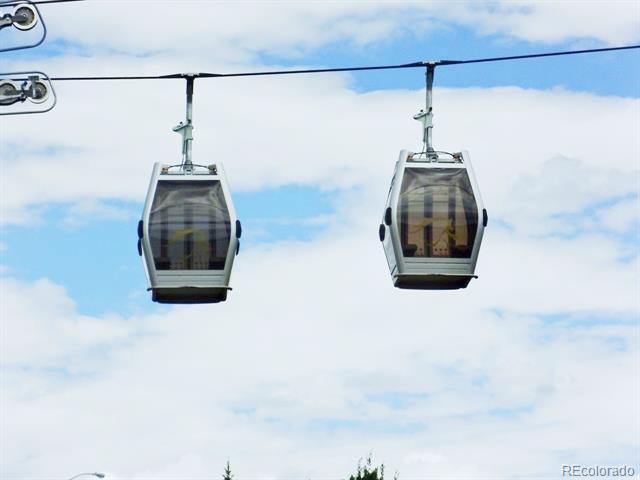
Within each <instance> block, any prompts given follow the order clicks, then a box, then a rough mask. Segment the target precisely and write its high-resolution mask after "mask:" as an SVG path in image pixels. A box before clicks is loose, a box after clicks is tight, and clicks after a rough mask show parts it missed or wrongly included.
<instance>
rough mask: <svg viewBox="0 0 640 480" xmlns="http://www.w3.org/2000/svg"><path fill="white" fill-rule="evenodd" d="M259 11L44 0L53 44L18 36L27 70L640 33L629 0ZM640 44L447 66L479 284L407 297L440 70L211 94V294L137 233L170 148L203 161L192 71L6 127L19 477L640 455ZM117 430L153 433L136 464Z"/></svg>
mask: <svg viewBox="0 0 640 480" xmlns="http://www.w3.org/2000/svg"><path fill="white" fill-rule="evenodd" d="M250 5H251V7H252V10H251V14H246V15H238V11H236V10H234V9H235V8H239V7H234V6H232V5H230V4H224V3H221V4H213V3H212V4H207V5H206V6H203V5H201V4H197V2H196V3H185V7H184V9H185V13H184V14H185V15H186V17H185V18H183V17H181V16H178V17H176V19H175V21H174V22H172V24H171V25H166V24H164V23H163V21H164V20H162V19H165V18H166V16H167V15H169V14H171V13H172V12H173V10H172V7H171V5H170V4H166V5H164V4H163V5H158V6H157V9H156V10H154V11H146V12H145V15H148V16H149V22H146V23H145V24H144V25H132V24H131V22H132V21H133V20H132V19H131V18H125V19H121V18H120V17H119V9H118V7H117V4H115V3H114V2H98V1H96V2H85V3H81V4H75V5H74V4H69V5H63V4H60V5H56V6H49V7H46V10H45V9H44V8H43V9H42V10H43V12H44V14H45V15H47V17H46V19H47V24H48V26H49V27H50V36H49V38H48V39H47V42H45V44H44V45H43V46H41V47H40V48H38V49H33V50H25V51H20V52H13V53H10V54H3V63H4V62H6V64H5V65H4V66H3V70H10V71H18V70H28V69H33V70H44V71H45V72H46V73H48V74H50V75H51V76H64V75H91V74H94V73H95V74H98V73H99V74H105V75H109V74H114V75H116V74H138V73H140V74H154V73H157V74H164V73H172V72H179V71H194V70H198V71H224V72H231V71H238V70H253V69H258V68H264V67H282V66H285V67H299V66H311V65H314V66H326V67H339V66H346V65H375V64H395V63H405V62H413V61H417V60H429V59H470V58H476V57H493V56H506V55H514V54H526V53H535V52H545V51H554V50H566V49H581V48H594V47H606V46H612V45H621V44H632V43H636V44H637V43H640V36H638V31H639V29H638V28H637V27H638V25H639V24H640V12H638V9H637V6H634V4H633V2H614V4H612V5H613V6H608V4H605V3H598V2H593V3H591V4H589V5H585V6H584V8H582V9H580V8H579V7H578V6H576V7H572V8H574V10H575V11H573V14H574V15H573V16H572V17H571V20H569V21H567V22H564V21H562V19H563V18H564V17H565V16H566V14H567V11H566V8H567V7H566V6H563V5H562V4H553V3H548V4H543V3H536V2H526V3H521V4H518V5H515V4H510V3H507V2H498V3H495V2H494V3H481V4H475V5H474V4H466V3H459V4H456V5H454V6H447V4H444V3H437V2H435V3H425V5H424V6H420V7H415V6H413V7H412V6H408V5H405V4H401V5H391V4H389V5H378V4H358V3H345V4H344V5H339V4H331V5H326V6H322V7H321V6H318V5H317V4H313V3H300V4H298V5H293V4H286V5H285V6H283V5H276V4H270V3H269V4H250ZM131 8H133V9H134V12H133V13H135V12H138V10H136V9H142V10H145V9H144V8H142V6H137V5H134V6H132V7H131ZM199 9H203V11H202V12H200V10H199ZM195 11H198V12H199V13H198V14H197V15H196V16H195V17H193V16H191V17H190V16H189V15H188V13H189V12H191V14H192V15H193V12H195ZM133 13H132V15H133ZM200 13H202V15H200ZM181 15H182V13H181ZM133 17H135V15H133ZM602 18H606V19H607V21H606V22H601V21H599V20H600V19H602ZM596 20H598V21H596ZM554 22H557V23H554ZM209 23H210V24H209ZM114 25H117V26H114ZM283 25H286V26H287V27H288V28H283ZM561 26H562V28H561ZM115 31H118V34H117V35H113V32H115ZM629 32H630V33H629ZM5 33H7V32H5V31H0V39H2V36H1V35H4V34H5ZM10 34H11V35H13V38H14V39H16V38H18V37H16V32H11V33H10ZM34 34H35V33H34ZM638 52H639V51H638V50H634V51H626V52H612V53H603V54H586V55H578V56H575V57H563V58H550V59H540V60H522V61H515V62H503V63H494V64H480V65H468V66H451V67H442V68H438V69H437V71H436V91H435V98H434V102H435V125H436V126H435V131H434V138H435V144H436V146H438V147H442V148H468V149H469V150H470V151H471V155H472V159H473V161H474V166H475V168H476V171H477V174H478V177H479V180H480V188H481V191H482V193H483V197H484V201H485V204H486V206H487V208H488V210H489V215H490V226H489V228H488V230H487V232H486V237H485V241H484V244H483V249H482V251H481V254H480V261H479V264H478V270H479V272H478V273H479V275H480V278H479V279H478V280H474V281H473V282H472V283H471V285H470V287H469V289H467V290H465V291H460V292H443V293H437V292H406V291H402V292H401V291H396V290H394V289H393V287H392V285H391V282H390V281H389V278H388V272H387V271H386V263H385V260H384V254H383V252H382V248H381V247H380V245H379V242H378V241H377V225H378V222H379V217H380V215H381V214H382V209H383V206H384V201H385V198H386V192H387V189H388V182H389V181H390V175H391V173H392V171H393V163H394V161H395V159H396V155H397V152H398V151H399V150H400V149H402V148H417V147H418V146H419V145H420V136H421V132H420V129H419V127H418V124H417V123H415V122H413V120H411V115H413V114H414V113H415V112H417V111H418V110H419V109H420V108H423V90H422V89H423V86H424V72H423V71H422V70H421V69H411V70H390V71H384V72H369V73H365V72H362V73H354V74H340V75H318V76H300V77H298V78H286V79H285V78H282V79H266V78H256V79H249V80H247V79H243V80H234V79H224V80H211V81H206V80H199V81H198V82H197V83H196V98H195V101H196V103H195V126H196V130H195V132H194V133H195V153H194V154H195V155H196V159H198V158H215V159H223V160H224V163H225V168H226V171H227V173H228V174H229V182H230V184H231V187H232V191H233V200H234V204H235V207H236V210H237V212H238V216H239V218H240V219H241V220H242V221H243V238H242V250H241V253H240V255H239V257H238V259H237V262H236V266H235V268H234V274H233V277H232V286H233V287H234V290H233V291H232V292H231V293H230V295H229V301H227V302H226V303H225V304H222V305H216V306H205V307H167V306H158V305H155V304H153V303H152V302H151V300H150V296H149V294H148V293H147V292H146V286H147V285H146V279H145V276H144V272H143V270H142V263H141V261H140V258H139V257H138V255H137V252H136V247H135V243H136V233H135V231H136V225H137V221H138V219H139V216H140V214H141V212H142V208H143V203H142V202H143V199H144V195H145V193H146V189H147V185H148V176H149V175H150V173H151V168H152V164H153V162H154V161H163V162H172V163H175V162H177V161H178V159H179V156H180V142H179V137H178V136H177V135H175V134H174V133H172V132H171V130H170V129H171V127H173V126H174V125H175V124H177V123H178V122H179V121H181V120H182V112H183V101H184V100H183V84H182V83H181V82H177V81H176V82H174V81H170V82H155V83H153V82H151V83H126V84H125V83H107V84H93V85H89V84H59V85H56V88H57V91H58V102H59V104H58V105H57V107H56V109H55V110H54V111H53V112H51V113H48V114H44V115H37V116H29V117H24V116H23V117H4V119H2V120H0V122H1V127H2V131H3V133H2V136H1V138H0V158H1V161H2V169H3V172H2V173H3V175H2V176H3V183H2V192H3V193H2V195H1V196H0V199H1V200H2V203H3V205H2V220H3V225H2V226H1V227H0V228H1V229H0V232H1V239H0V247H1V248H0V266H1V267H2V269H1V272H2V277H1V279H2V281H3V283H2V286H0V291H2V292H3V295H2V297H0V298H1V301H2V303H3V305H2V308H3V311H4V313H3V315H2V317H3V329H4V333H3V337H4V340H3V351H4V353H3V367H2V368H3V370H2V372H3V373H2V375H3V377H2V378H3V388H4V389H5V391H6V395H5V396H4V397H3V400H2V403H3V405H2V407H3V411H4V412H6V413H4V418H3V420H2V424H1V425H0V433H2V435H4V436H5V438H6V439H8V440H9V441H10V442H9V443H10V444H11V446H9V444H8V443H6V442H4V441H3V442H2V443H3V445H5V446H4V447H2V448H3V450H4V452H3V453H4V455H3V460H2V465H1V469H2V470H0V471H2V472H3V477H5V478H8V479H9V478H11V479H13V478H23V477H24V476H25V475H31V476H34V477H37V476H40V477H43V478H67V477H68V476H71V474H73V473H74V472H76V471H83V470H90V471H93V470H99V469H104V470H106V471H107V472H108V473H109V474H110V478H121V479H138V478H146V477H150V476H172V475H173V476H178V477H180V478H184V477H185V475H191V476H193V477H194V478H195V477H198V478H204V477H206V476H207V475H210V472H211V471H217V469H219V468H222V467H218V464H219V463H220V462H223V461H224V460H225V459H226V458H227V457H230V458H231V459H232V464H234V465H238V467H237V470H236V471H237V472H239V473H240V476H242V475H244V476H251V475H254V476H260V477H261V478H262V477H264V478H267V477H268V478H289V477H290V476H300V475H304V476H305V477H306V478H321V477H322V476H333V477H335V478H343V477H344V476H348V474H349V473H351V472H348V471H347V470H348V468H351V466H355V463H356V462H357V459H358V458H359V456H363V455H366V454H367V452H369V451H370V450H372V449H373V450H374V451H375V454H376V457H379V458H380V461H384V462H385V463H386V464H387V465H388V466H389V468H391V469H392V470H395V469H397V470H399V471H400V472H401V478H454V477H455V476H456V475H458V476H460V475H466V476H467V477H469V478H474V477H481V476H484V477H490V478H504V479H507V478H518V477H519V476H522V475H529V476H536V478H543V477H546V478H556V477H555V476H557V475H556V474H557V473H558V472H559V469H560V464H561V462H583V463H584V464H597V463H599V464H607V462H609V463H611V462H619V463H626V464H630V465H631V464H632V465H636V468H637V469H639V470H640V458H638V457H637V454H636V455H635V457H634V453H633V452H634V451H636V452H637V451H638V441H637V439H638V432H639V428H640V423H639V421H640V418H638V414H637V411H636V410H637V409H635V410H634V408H633V405H634V402H635V401H636V400H637V391H638V389H637V378H638V376H637V375H635V374H637V371H638V365H639V354H638V351H639V350H638V338H637V328H638V302H637V292H638V286H639V280H640V279H639V278H638V270H637V261H638V245H639V232H640V221H639V218H640V215H639V209H638V194H639V192H638V181H637V180H638V175H639V173H638V172H639V170H638V165H639V162H640V157H639V155H640V153H639V149H638V140H637V138H638V137H637V132H638V130H639V127H640V118H639V116H638V111H639V110H638V104H639V103H638V102H639V101H640V100H639V97H640V81H639V80H638V79H639V78H640V53H638ZM215 82H219V83H215ZM7 118H8V120H7ZM172 122H173V123H172ZM34 133H35V135H34ZM20 145H29V149H28V151H26V152H23V153H22V154H16V149H18V148H20V147H19V146H20ZM61 372H62V374H61ZM634 375H635V376H634ZM630 379H631V380H630ZM634 379H635V380H634ZM220 385H226V386H225V387H224V388H221V387H220ZM603 391H607V392H611V394H610V395H603V394H602V392H603ZM99 392H103V394H102V395H101V394H100V393H99ZM613 399H615V400H613ZM580 405H584V406H582V407H581V406H580ZM574 407H575V408H574ZM593 411H598V412H601V414H600V415H599V417H601V418H599V419H598V420H595V421H594V419H593V415H592V412H593ZM160 418H162V419H164V420H163V421H159V419H160ZM42 425H44V426H45V427H46V429H48V431H50V432H61V431H62V429H63V425H65V429H64V430H65V433H64V434H63V435H62V434H61V435H62V437H61V438H64V442H63V443H64V444H65V448H66V450H65V451H64V452H63V451H62V450H61V449H60V448H59V446H58V445H57V444H56V443H55V442H53V440H52V439H49V438H48V437H47V438H44V439H42V440H40V441H35V439H36V438H37V437H38V435H39V434H38V431H39V427H40V426H42ZM67 427H68V428H67ZM167 431H172V432H174V434H173V435H172V436H171V437H172V438H170V439H167V441H166V442H158V441H157V438H159V437H160V436H164V435H166V432H167ZM614 433H615V438H616V442H617V443H616V444H615V445H613V444H612V443H611V442H610V441H609V440H610V439H611V438H613V435H614ZM122 436H126V437H127V438H130V439H132V441H134V442H146V443H145V444H146V445H149V448H148V449H147V450H146V451H145V452H143V453H142V454H140V455H139V456H138V457H136V458H133V457H131V455H130V452H128V451H127V449H125V448H123V446H122V442H121V441H120V440H118V439H121V438H122ZM80 438H91V440H90V441H87V442H85V443H83V442H81V441H80V440H79V439H80ZM3 440H4V439H3ZM319 458H324V459H327V458H330V459H333V461H332V462H329V461H322V462H321V461H320V460H319ZM283 459H287V460H286V461H283ZM221 465H222V464H221ZM50 472H55V473H54V474H50ZM67 473H68V475H67ZM49 475H51V476H49ZM554 475H555V476H554ZM214 476H215V475H214ZM207 478H208V477H207Z"/></svg>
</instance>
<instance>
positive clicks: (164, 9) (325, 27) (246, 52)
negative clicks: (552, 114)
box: [43, 0, 640, 63]
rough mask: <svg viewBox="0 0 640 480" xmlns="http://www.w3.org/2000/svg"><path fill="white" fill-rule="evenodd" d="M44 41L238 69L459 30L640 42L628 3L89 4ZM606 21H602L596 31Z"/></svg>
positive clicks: (75, 9)
mask: <svg viewBox="0 0 640 480" xmlns="http://www.w3.org/2000/svg"><path fill="white" fill-rule="evenodd" d="M43 12H44V15H45V19H46V20H47V22H48V25H49V29H50V32H51V38H54V39H56V38H63V39H65V40H67V41H70V42H72V44H76V43H77V44H80V45H89V46H91V47H92V48H97V49H116V50H119V51H122V52H131V53H138V54H140V53H145V52H161V51H165V52H166V51H175V52H193V51H198V52H207V53H208V54H210V55H213V56H214V58H216V59H217V60H218V61H226V62H229V63H233V62H234V61H235V62H245V61H247V60H250V59H251V58H253V57H254V56H255V55H256V54H259V53H271V54H279V55H285V56H293V57H295V56H297V55H299V54H300V53H303V52H304V51H306V50H309V49H312V48H318V47H321V46H324V45H327V44H331V43H336V42H347V43H348V44H350V45H351V46H355V47H359V46H365V45H369V44H372V43H376V42H378V43H380V42H389V41H391V40H392V39H398V38H401V37H403V36H406V35H415V36H416V38H419V39H424V38H428V35H430V34H433V33H434V32H437V31H440V30H441V29H442V28H456V27H457V26H460V25H461V26H467V27H470V28H472V29H474V30H476V31H478V32H479V33H480V34H500V35H505V36H507V37H510V38H515V39H519V40H526V41H530V42H544V43H554V42H562V41H566V40H575V39H592V40H596V41H599V42H603V43H606V44H626V43H633V42H636V41H637V40H638V39H640V34H639V32H640V12H639V11H638V6H637V3H636V2H632V1H624V0H622V1H607V2H605V1H590V2H582V3H580V4H579V5H578V4H576V3H572V2H531V1H529V2H517V3H514V2H507V1H501V2H493V1H485V2H448V3H446V2H395V3H387V2H322V3H320V2H255V1H249V2H235V3H229V2H194V1H189V2H188V1H182V2H180V3H179V4H177V3H175V2H156V3H155V4H154V6H153V8H152V9H150V8H149V6H148V5H147V4H146V3H145V2H126V5H125V2H114V1H97V0H96V1H92V2H91V3H90V4H83V5H71V4H70V5H57V6H55V7H50V8H46V10H45V9H44V8H43ZM603 18H606V21H603ZM114 31H117V32H118V34H117V35H114Z"/></svg>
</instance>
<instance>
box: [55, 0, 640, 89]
mask: <svg viewBox="0 0 640 480" xmlns="http://www.w3.org/2000/svg"><path fill="white" fill-rule="evenodd" d="M52 1H71V0H52ZM78 1H83V0H78ZM638 48H640V45H626V46H622V47H608V48H591V49H588V50H568V51H562V52H547V53H533V54H528V55H513V56H509V57H490V58H476V59H470V60H435V61H421V62H413V63H403V64H399V65H373V66H364V67H340V68H310V69H298V70H265V71H256V72H238V73H173V74H169V75H135V76H87V77H79V76H76V77H51V80H54V81H59V82H62V81H94V80H170V79H178V78H182V79H186V78H189V77H193V78H230V77H262V76H273V75H297V74H309V73H330V72H358V71H368V70H392V69H403V68H424V67H427V66H428V65H434V66H449V65H464V64H471V63H487V62H502V61H508V60H523V59H528V58H542V57H556V56H561V55H579V54H584V53H599V52H612V51H617V50H631V49H638Z"/></svg>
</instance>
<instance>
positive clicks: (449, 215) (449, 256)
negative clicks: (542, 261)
mask: <svg viewBox="0 0 640 480" xmlns="http://www.w3.org/2000/svg"><path fill="white" fill-rule="evenodd" d="M487 220H488V218H487V211H486V210H485V209H484V205H483V203H482V197H481V196H480V191H479V190H478V183H477V181H476V178H475V175H474V172H473V168H472V166H471V163H470V161H469V154H468V153H467V152H462V153H455V154H445V153H441V152H438V153H437V154H436V155H433V154H430V155H425V154H424V153H423V154H414V153H411V152H409V151H407V150H402V151H401V152H400V158H399V160H398V162H397V164H396V169H395V174H394V176H393V180H392V181H391V188H390V190H389V196H388V199H387V205H386V208H385V212H384V216H383V222H382V224H381V225H380V229H379V235H380V240H381V241H382V244H383V246H384V251H385V254H386V257H387V262H388V264H389V270H390V272H391V277H392V280H393V284H394V285H395V286H396V287H398V288H406V289H421V290H450V289H457V288H465V287H466V286H467V285H468V284H469V281H470V280H471V279H472V278H476V275H475V274H474V272H475V266H476V261H477V259H478V253H479V251H480V244H481V242H482V235H483V232H484V228H485V227H486V225H487Z"/></svg>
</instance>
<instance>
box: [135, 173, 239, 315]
mask: <svg viewBox="0 0 640 480" xmlns="http://www.w3.org/2000/svg"><path fill="white" fill-rule="evenodd" d="M241 233H242V232H241V225H240V221H239V220H237V218H236V213H235V211H234V208H233V203H232V202H231V196H230V193H229V187H228V186H227V182H226V178H225V175H224V170H223V169H222V165H221V164H217V165H210V166H208V167H201V166H196V165H193V166H191V167H190V168H189V169H185V167H184V166H174V167H168V166H163V165H161V164H159V163H156V164H155V165H154V167H153V174H152V177H151V183H150V185H149V191H148V193H147V198H146V202H145V207H144V213H143V216H142V220H141V221H140V223H139V224H138V253H139V254H140V255H141V256H142V258H143V261H144V263H145V268H146V272H147V276H148V279H149V283H150V288H149V290H151V292H152V299H153V301H155V302H159V303H217V302H222V301H224V300H226V298H227V291H228V290H230V288H229V279H230V277H231V269H232V267H233V261H234V258H235V256H236V254H237V252H238V251H239V245H240V244H239V238H240V235H241Z"/></svg>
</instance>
